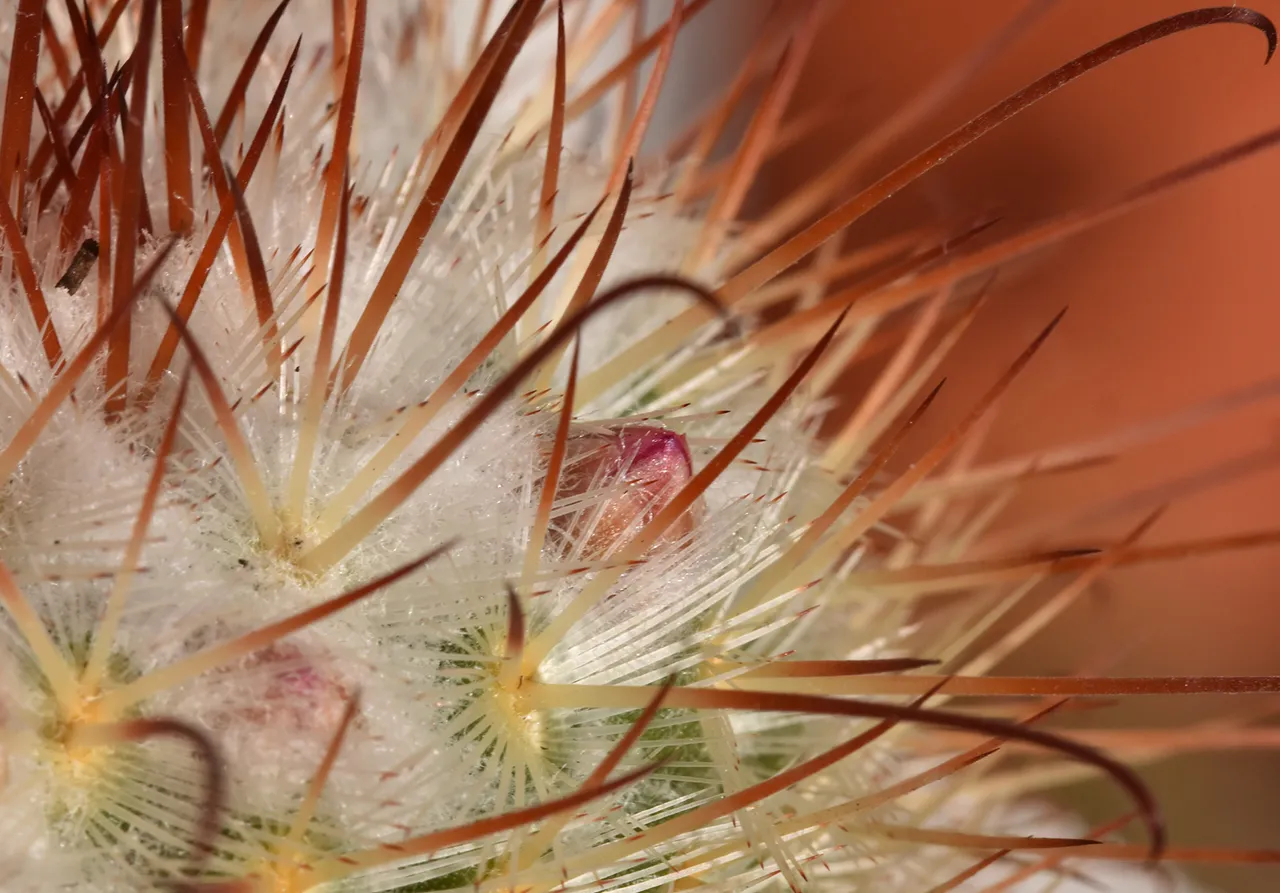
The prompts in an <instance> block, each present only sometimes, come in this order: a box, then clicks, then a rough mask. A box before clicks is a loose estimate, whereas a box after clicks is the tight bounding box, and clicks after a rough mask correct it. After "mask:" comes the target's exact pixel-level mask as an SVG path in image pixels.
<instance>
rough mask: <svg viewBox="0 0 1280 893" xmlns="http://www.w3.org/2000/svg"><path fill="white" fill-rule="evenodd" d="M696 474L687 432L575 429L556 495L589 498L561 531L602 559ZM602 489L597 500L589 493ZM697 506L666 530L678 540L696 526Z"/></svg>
mask: <svg viewBox="0 0 1280 893" xmlns="http://www.w3.org/2000/svg"><path fill="white" fill-rule="evenodd" d="M692 476H693V458H692V456H691V455H690V454H689V445H688V443H686V442H685V439H684V435H682V434H677V433H676V432H674V431H668V430H667V429H666V428H659V427H657V426H655V425H629V426H625V427H616V428H595V427H592V428H587V429H585V430H579V431H577V432H574V433H571V434H570V436H569V442H568V446H567V449H566V456H565V466H564V472H563V474H562V476H561V479H560V486H559V489H558V491H557V494H556V495H557V497H559V498H560V499H565V498H567V497H574V496H585V497H588V498H587V500H586V504H585V505H584V506H583V508H582V509H581V510H580V511H578V512H576V513H575V514H574V515H572V516H571V518H570V520H569V521H568V522H567V523H565V524H564V525H563V527H562V533H563V534H564V535H566V536H568V537H569V538H570V539H572V540H578V541H580V542H579V548H580V554H581V556H582V557H584V558H601V557H603V556H605V555H608V554H609V553H610V552H612V551H613V550H614V549H615V548H617V547H619V546H621V545H622V544H623V543H625V542H626V540H627V539H629V538H630V537H631V536H632V535H634V534H635V533H636V532H637V531H639V530H640V528H642V527H643V526H644V525H645V524H647V523H649V522H650V521H651V520H653V518H654V516H655V515H657V514H658V512H660V511H662V509H663V508H665V507H666V506H667V505H668V504H669V503H670V502H671V500H672V499H674V498H675V495H676V494H677V493H679V492H680V490H681V489H683V487H684V485H685V484H687V483H688V482H689V479H690V478H691V477H692ZM597 493H598V494H601V498H600V499H599V500H593V499H591V498H589V497H590V496H591V494H597ZM696 508H697V507H696V506H693V507H691V508H690V510H689V511H687V512H685V513H684V514H683V515H681V516H680V518H679V519H678V520H676V521H675V522H674V523H673V524H671V526H669V527H668V528H667V529H666V530H665V531H664V532H663V534H662V537H661V539H660V540H659V542H660V543H662V542H666V543H671V542H678V541H679V540H681V539H683V538H684V537H685V536H687V535H688V534H689V532H690V531H692V530H693V525H694V512H695V511H696Z"/></svg>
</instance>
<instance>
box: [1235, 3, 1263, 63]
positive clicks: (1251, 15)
mask: <svg viewBox="0 0 1280 893" xmlns="http://www.w3.org/2000/svg"><path fill="white" fill-rule="evenodd" d="M1224 9H1225V10H1226V11H1227V14H1228V16H1229V17H1230V19H1231V21H1235V22H1240V23H1241V24H1244V25H1250V26H1252V27H1254V28H1257V29H1258V30H1259V31H1261V32H1262V34H1263V36H1264V37H1266V38H1267V58H1265V59H1263V60H1262V64H1263V65H1266V64H1267V63H1268V62H1270V61H1271V57H1272V56H1274V55H1275V54H1276V26H1275V24H1274V23H1273V22H1272V21H1271V19H1269V18H1267V17H1266V16H1265V15H1263V14H1262V13H1260V12H1258V11H1256V10H1253V9H1248V8H1244V7H1234V6H1228V7H1225V8H1224Z"/></svg>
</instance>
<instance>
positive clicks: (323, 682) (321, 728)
mask: <svg viewBox="0 0 1280 893" xmlns="http://www.w3.org/2000/svg"><path fill="white" fill-rule="evenodd" d="M237 676H238V677H239V678H238V679H237V682H236V684H237V685H242V686H244V687H245V688H246V690H245V691H244V692H242V693H241V696H240V697H236V698H231V699H228V701H227V703H226V706H225V709H224V710H220V711H218V713H217V714H216V715H215V716H213V717H211V718H210V723H211V725H213V726H214V727H215V728H216V729H218V730H225V729H228V728H233V727H240V728H245V727H248V728H252V729H259V730H262V731H264V732H269V733H273V734H284V735H292V734H298V733H309V732H323V733H326V734H327V733H328V732H330V731H331V730H332V729H333V728H334V727H335V726H337V724H338V721H339V720H340V719H341V718H342V713H343V710H345V709H346V703H347V700H348V699H349V698H350V697H351V692H350V691H349V690H348V688H347V686H346V685H344V684H343V683H342V681H341V680H340V679H338V678H337V677H336V675H335V673H334V672H333V668H332V667H329V666H327V665H326V663H325V661H324V660H323V658H321V657H317V656H316V655H314V654H309V653H308V652H306V651H304V650H303V649H301V648H299V647H298V646H297V645H294V644H292V643H290V642H275V643H273V644H271V645H268V646H267V647H266V648H263V649H262V650H260V651H256V652H254V653H253V654H251V655H249V656H248V657H247V658H245V660H244V662H243V664H242V665H241V666H240V667H239V668H238V671H237Z"/></svg>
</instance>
